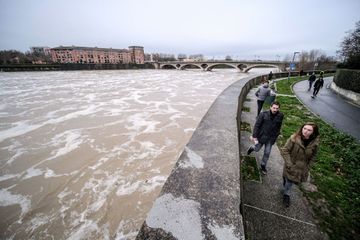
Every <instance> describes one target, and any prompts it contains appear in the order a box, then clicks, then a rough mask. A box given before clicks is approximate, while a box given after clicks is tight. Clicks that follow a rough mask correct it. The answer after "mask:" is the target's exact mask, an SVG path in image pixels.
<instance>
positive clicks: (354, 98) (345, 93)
mask: <svg viewBox="0 0 360 240" xmlns="http://www.w3.org/2000/svg"><path fill="white" fill-rule="evenodd" d="M330 88H331V89H332V90H333V91H334V92H336V93H337V94H339V95H340V96H342V97H343V98H346V99H347V100H349V101H351V102H352V103H354V104H356V105H358V106H360V94H359V93H356V92H354V91H350V90H346V89H343V88H341V87H339V86H338V85H336V83H335V82H334V81H333V82H331V85H330Z"/></svg>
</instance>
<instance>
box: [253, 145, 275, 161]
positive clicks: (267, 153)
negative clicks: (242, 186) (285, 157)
mask: <svg viewBox="0 0 360 240" xmlns="http://www.w3.org/2000/svg"><path fill="white" fill-rule="evenodd" d="M263 145H265V148H264V155H263V157H262V159H261V165H263V166H265V167H266V164H267V161H268V160H269V156H270V152H271V147H272V144H271V142H270V141H268V142H267V143H265V144H264V143H260V142H259V143H258V144H256V145H255V149H254V151H255V152H258V151H260V149H261V147H262V146H263Z"/></svg>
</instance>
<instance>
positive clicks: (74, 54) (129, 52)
mask: <svg viewBox="0 0 360 240" xmlns="http://www.w3.org/2000/svg"><path fill="white" fill-rule="evenodd" d="M50 52H51V58H52V60H53V61H54V62H57V63H113V64H116V63H136V64H143V63H144V60H145V54H144V48H143V47H141V46H130V47H129V49H113V48H97V47H94V48H93V47H77V46H69V47H63V46H60V47H56V48H51V49H50Z"/></svg>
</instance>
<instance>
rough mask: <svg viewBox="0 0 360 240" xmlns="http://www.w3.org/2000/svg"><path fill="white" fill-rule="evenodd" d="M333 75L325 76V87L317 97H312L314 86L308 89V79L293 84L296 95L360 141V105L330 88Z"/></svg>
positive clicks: (330, 122) (326, 119) (316, 112)
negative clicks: (350, 101)
mask: <svg viewBox="0 0 360 240" xmlns="http://www.w3.org/2000/svg"><path fill="white" fill-rule="evenodd" d="M332 80H333V77H327V78H324V87H323V88H322V89H320V91H319V93H318V95H317V97H316V98H315V99H313V98H311V95H312V91H313V88H312V89H311V91H308V90H307V89H308V84H309V82H308V81H307V80H305V81H301V82H298V83H296V84H295V85H294V86H293V91H294V93H295V95H296V96H297V97H298V99H300V101H302V102H303V104H304V105H306V106H307V107H308V108H309V109H310V110H311V111H312V112H313V113H315V114H316V115H318V116H319V117H320V118H322V119H323V120H324V121H326V122H327V123H329V124H331V125H332V126H334V127H335V128H337V129H339V130H340V131H342V132H344V133H347V134H349V135H351V136H353V137H354V138H356V139H358V140H359V141H360V107H359V106H356V105H354V104H352V103H349V102H348V101H346V100H345V99H344V98H342V97H341V96H339V95H338V94H336V93H335V92H334V91H332V90H331V89H330V84H331V82H332Z"/></svg>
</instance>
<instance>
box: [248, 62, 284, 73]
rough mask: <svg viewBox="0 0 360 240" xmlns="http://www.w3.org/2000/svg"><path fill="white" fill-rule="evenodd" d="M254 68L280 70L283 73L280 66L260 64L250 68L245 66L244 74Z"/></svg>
mask: <svg viewBox="0 0 360 240" xmlns="http://www.w3.org/2000/svg"><path fill="white" fill-rule="evenodd" d="M253 68H278V69H279V70H280V71H281V68H280V66H277V65H272V64H261V63H259V64H254V65H250V66H246V65H245V68H244V69H243V72H248V71H250V70H251V69H253Z"/></svg>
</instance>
